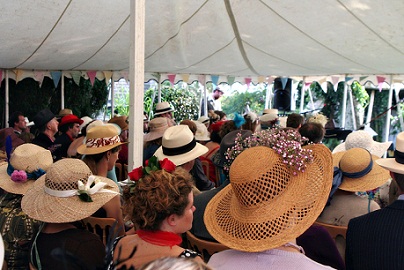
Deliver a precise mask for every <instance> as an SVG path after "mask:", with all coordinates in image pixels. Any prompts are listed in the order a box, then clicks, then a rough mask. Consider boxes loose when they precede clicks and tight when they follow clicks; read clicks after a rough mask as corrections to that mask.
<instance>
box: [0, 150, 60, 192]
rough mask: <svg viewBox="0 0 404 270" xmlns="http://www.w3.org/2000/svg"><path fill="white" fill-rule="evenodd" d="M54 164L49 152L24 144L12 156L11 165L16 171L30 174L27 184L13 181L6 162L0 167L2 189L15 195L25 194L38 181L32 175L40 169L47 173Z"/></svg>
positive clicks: (0, 186) (0, 185)
mask: <svg viewBox="0 0 404 270" xmlns="http://www.w3.org/2000/svg"><path fill="white" fill-rule="evenodd" d="M52 163H53V159H52V154H51V152H50V151H49V150H46V149H45V148H43V147H40V146H38V145H35V144H31V143H26V144H22V145H20V146H18V147H17V148H16V149H15V150H14V152H13V153H12V154H11V157H10V165H11V166H12V167H13V168H14V170H22V171H24V172H26V173H28V177H27V179H28V180H27V181H26V182H16V181H13V180H11V176H10V175H9V174H8V173H7V168H8V163H7V162H6V163H3V164H1V165H0V188H2V189H4V190H5V191H7V192H10V193H14V194H25V193H26V192H27V190H28V189H29V188H31V187H32V185H33V184H34V182H35V180H36V176H34V175H33V174H32V173H33V172H34V171H36V170H38V169H42V170H44V171H45V172H46V171H47V170H48V168H49V167H50V166H51V165H52ZM14 170H13V171H14Z"/></svg>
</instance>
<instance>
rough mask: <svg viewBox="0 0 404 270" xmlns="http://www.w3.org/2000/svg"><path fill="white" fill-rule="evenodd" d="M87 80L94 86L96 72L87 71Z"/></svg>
mask: <svg viewBox="0 0 404 270" xmlns="http://www.w3.org/2000/svg"><path fill="white" fill-rule="evenodd" d="M87 75H88V78H89V79H90V82H91V86H94V81H95V75H97V71H94V70H89V71H87Z"/></svg>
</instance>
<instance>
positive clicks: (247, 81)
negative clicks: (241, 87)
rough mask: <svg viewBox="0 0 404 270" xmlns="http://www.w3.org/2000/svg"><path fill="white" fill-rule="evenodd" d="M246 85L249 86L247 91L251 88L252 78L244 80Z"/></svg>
mask: <svg viewBox="0 0 404 270" xmlns="http://www.w3.org/2000/svg"><path fill="white" fill-rule="evenodd" d="M244 81H245V84H246V85H247V89H248V88H250V83H251V78H244Z"/></svg>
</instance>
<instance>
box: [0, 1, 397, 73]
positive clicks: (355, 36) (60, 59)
mask: <svg viewBox="0 0 404 270" xmlns="http://www.w3.org/2000/svg"><path fill="white" fill-rule="evenodd" d="M0 8H1V10H2V15H1V16H0V23H1V28H0V36H1V42H0V69H23V70H81V71H83V70H96V71H107V70H109V71H121V70H128V69H129V50H130V19H129V16H130V1H129V0H114V1H111V0H86V1H80V0H30V1H28V0H19V1H1V3H0ZM145 19H146V38H145V40H146V42H145V72H146V73H149V74H151V73H172V74H194V75H195V74H213V75H221V76H227V75H230V76H235V77H237V76H241V77H257V76H290V77H293V76H331V75H344V76H345V75H349V74H355V75H372V74H373V75H394V76H396V75H403V74H404V65H403V60H404V35H403V33H404V1H402V0H391V1H382V0H360V1H358V0H308V1H296V0H224V1H219V0H192V1H189V0H176V1H167V0H147V1H146V14H145ZM397 77H400V76H397Z"/></svg>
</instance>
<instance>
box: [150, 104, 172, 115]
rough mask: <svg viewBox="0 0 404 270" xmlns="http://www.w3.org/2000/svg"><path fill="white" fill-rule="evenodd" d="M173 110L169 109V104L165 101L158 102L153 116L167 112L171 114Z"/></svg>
mask: <svg viewBox="0 0 404 270" xmlns="http://www.w3.org/2000/svg"><path fill="white" fill-rule="evenodd" d="M173 111H174V109H173V108H171V107H170V104H169V103H168V102H166V101H163V102H159V103H157V105H156V110H155V111H154V115H160V114H163V113H167V112H173Z"/></svg>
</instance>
